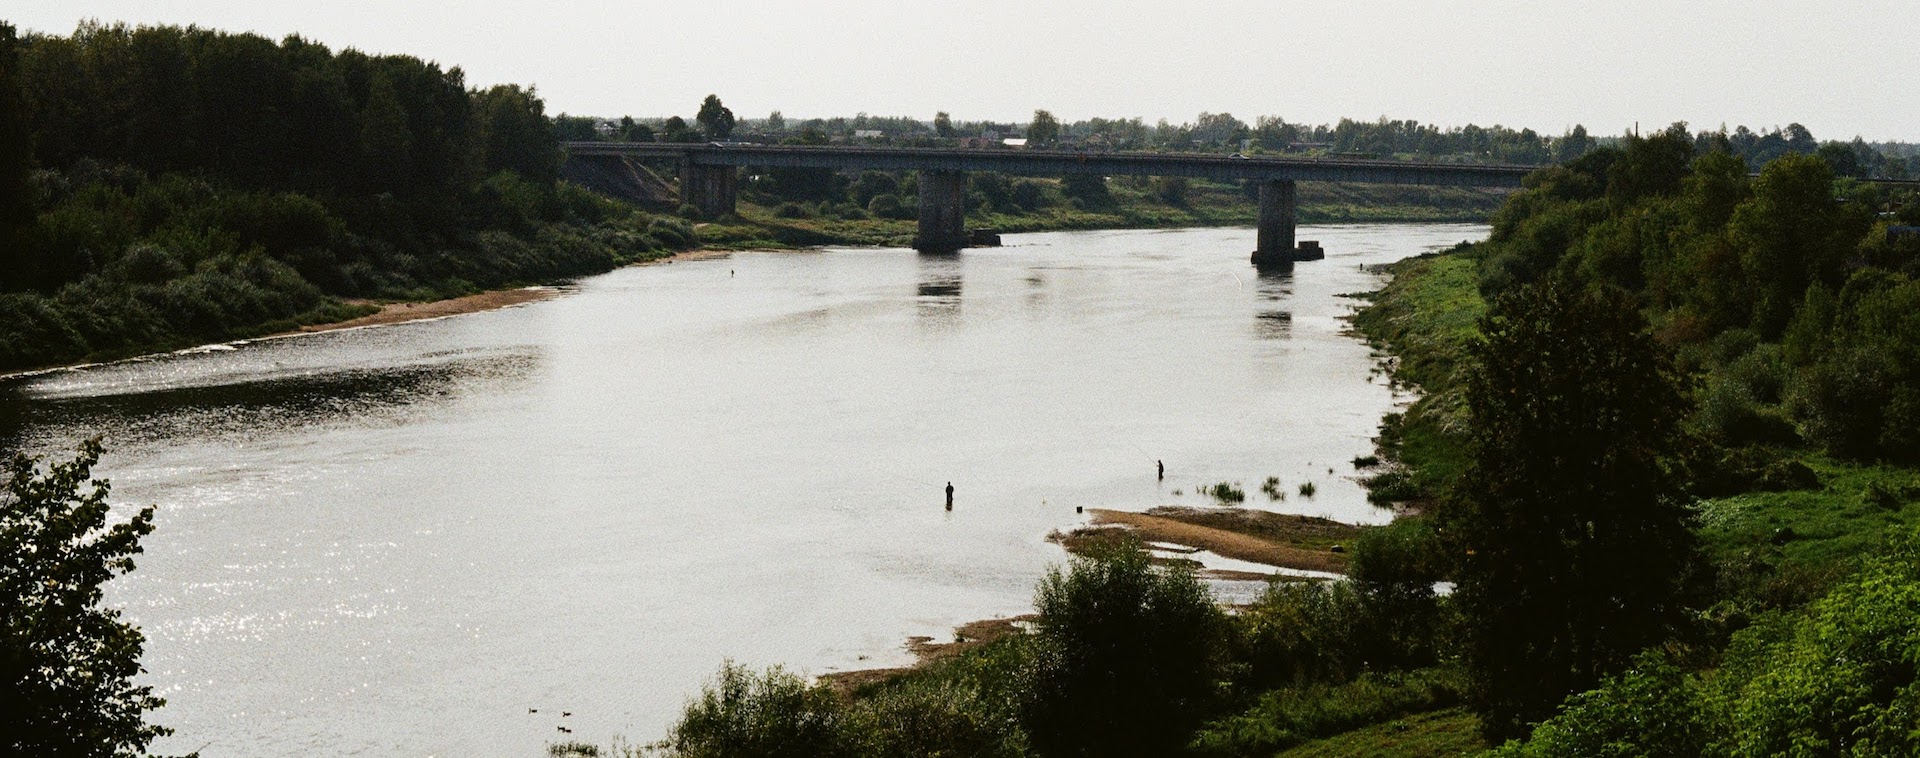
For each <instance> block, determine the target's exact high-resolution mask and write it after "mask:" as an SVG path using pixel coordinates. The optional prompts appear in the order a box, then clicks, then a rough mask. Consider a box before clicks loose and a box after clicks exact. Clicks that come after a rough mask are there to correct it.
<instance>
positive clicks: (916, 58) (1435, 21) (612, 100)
mask: <svg viewBox="0 0 1920 758" xmlns="http://www.w3.org/2000/svg"><path fill="white" fill-rule="evenodd" d="M0 19H5V20H7V21H10V22H12V23H13V24H15V25H16V26H18V27H21V28H22V29H25V30H32V31H38V32H46V33H56V34H66V33H70V32H71V31H72V30H73V28H74V27H75V26H76V25H77V24H78V23H79V22H80V21H81V20H83V19H98V20H101V21H106V22H114V21H125V22H129V23H134V24H162V23H164V24H179V25H189V24H192V25H199V26H202V27H211V28H218V29H225V30H230V31H251V32H255V33H258V34H262V35H266V36H269V37H273V38H276V39H277V38H279V37H282V36H285V35H287V34H293V33H298V34H300V35H302V36H305V37H307V38H309V39H312V40H315V41H318V42H321V43H323V44H326V45H329V46H330V47H333V48H334V49H336V50H337V49H342V48H347V47H353V48H358V49H360V50H364V51H367V52H371V53H405V54H410V55H416V56H419V57H422V58H426V59H429V60H434V61H437V62H439V63H441V64H442V65H445V66H449V67H451V66H459V67H460V68H461V69H463V70H464V71H465V72H466V76H467V82H468V84H469V85H474V86H485V85H491V84H497V83H509V82H511V83H519V84H523V85H533V86H535V87H536V88H537V89H538V92H539V93H540V95H541V96H542V97H543V98H544V99H545V100H546V102H547V111H548V113H550V114H554V113H562V112H564V113H571V114H576V115H594V116H608V117H615V116H621V115H633V116H637V117H646V116H669V115H681V116H687V117H691V116H692V115H693V113H694V112H695V111H696V110H697V109H698V106H699V102H700V100H701V98H703V97H705V96H706V95H707V94H709V93H714V94H718V95H719V96H720V98H721V99H722V100H723V101H724V102H725V103H726V104H727V106H728V107H730V108H732V110H733V111H734V112H735V113H736V114H737V115H739V116H740V117H743V118H761V117H764V116H766V115H767V114H768V113H769V112H771V111H774V110H779V111H781V112H782V113H783V115H785V116H786V117H787V118H788V119H790V120H791V119H796V118H813V117H829V116H852V115H854V114H856V113H862V112H865V113H869V114H873V115H885V116H912V117H916V118H920V119H929V120H930V119H931V118H932V117H933V115H934V113H935V112H937V111H947V112H948V113H950V114H952V116H953V118H954V119H955V120H956V121H969V120H996V121H1014V122H1025V121H1027V120H1028V119H1029V118H1030V117H1031V116H1032V113H1033V111H1034V110H1035V109H1037V108H1044V109H1047V110H1050V111H1052V112H1053V113H1054V114H1055V115H1056V116H1058V117H1060V118H1061V119H1063V120H1066V121H1075V120H1080V119H1084V118H1089V117H1093V116H1101V117H1108V118H1116V117H1128V118H1130V117H1140V118H1144V119H1145V120H1146V121H1147V122H1148V123H1150V124H1151V123H1153V122H1155V121H1157V120H1159V119H1162V118H1165V119H1167V120H1169V121H1173V122H1175V123H1180V122H1184V121H1191V120H1193V119H1194V117H1195V116H1196V115H1198V114H1199V113H1201V112H1212V113H1221V112H1226V113H1232V114H1233V115H1235V116H1238V117H1240V118H1241V119H1243V120H1245V121H1247V122H1250V123H1251V122H1252V121H1253V120H1254V118H1255V117H1256V116H1262V115H1271V116H1280V117H1283V118H1285V119H1287V120H1288V121H1290V122H1295V123H1302V122H1304V123H1331V122H1334V121H1338V120H1339V119H1340V118H1343V117H1346V118H1354V119H1360V120H1372V119H1376V118H1379V117H1381V116H1387V117H1391V118H1395V119H1413V120H1417V121H1420V122H1423V123H1430V124H1438V125H1441V126H1463V125H1466V124H1468V123H1475V124H1480V125H1482V126H1488V125H1492V124H1503V125H1506V126H1510V127H1514V128H1520V127H1532V128H1534V129H1536V130H1539V131H1541V132H1545V133H1549V134H1559V133H1561V132H1563V131H1564V130H1565V129H1567V128H1570V127H1572V126H1573V125H1574V124H1583V125H1585V126H1586V127H1587V129H1588V130H1589V131H1590V132H1593V133H1594V134H1600V135H1604V134H1620V133H1622V132H1624V131H1626V130H1629V129H1631V128H1633V126H1634V125H1635V124H1636V123H1637V124H1639V126H1640V127H1641V128H1642V129H1654V128H1660V127H1664V126H1666V125H1667V124H1670V123H1672V122H1674V121H1687V122H1689V123H1690V124H1691V125H1692V126H1693V128H1695V129H1696V130H1697V129H1713V128H1719V127H1720V126H1721V125H1723V124H1724V125H1727V126H1729V127H1732V126H1738V125H1742V124H1744V125H1748V126H1751V127H1755V128H1770V127H1776V126H1785V125H1786V124H1788V123H1792V122H1799V123H1801V124H1804V125H1805V126H1807V128H1809V129H1810V130H1812V132H1813V134H1814V136H1816V137H1819V138H1821V139H1823V140H1825V139H1851V138H1853V137H1855V136H1863V137H1865V138H1866V139H1868V140H1869V141H1881V140H1900V141H1909V142H1915V141H1920V87H1917V86H1916V83H1917V82H1920V45H1916V44H1913V43H1912V42H1911V40H1910V39H1903V38H1905V37H1910V36H1911V30H1912V29H1914V28H1915V27H1916V24H1917V23H1920V0H1877V1H1861V0H1840V1H1838V2H1823V3H1812V2H1806V0H1801V2H1795V3H1787V2H1777V1H1776V0H1748V1H1747V2H1721V1H1719V0H1689V1H1688V2H1672V1H1671V0H1666V1H1663V2H1649V1H1646V0H1613V1H1612V2H1607V3H1572V2H1557V1H1555V0H1532V1H1531V2H1510V1H1508V0H1497V1H1485V2H1448V1H1443V0H1425V1H1424V2H1416V1H1409V0H1368V2H1341V1H1339V0H1319V1H1318V2H1312V3H1304V2H1294V1H1293V0H1267V1H1266V2H1258V1H1242V0H1157V1H1155V2H1134V1H1132V0H1107V1H1105V2H1096V1H1092V0H1070V1H1062V2H1048V1H1046V0H1030V1H1029V2H1009V1H1007V0H975V1H974V2H922V1H921V0H808V1H806V2H791V1H788V0H774V1H769V2H724V1H722V0H675V1H673V2H654V1H652V0H630V1H629V2H568V1H567V0H553V1H552V2H537V1H535V2H528V1H527V0H517V1H515V2H505V1H502V0H477V1H474V2H452V1H451V0H384V1H381V2H374V1H373V0H302V1H301V2H284V1H282V0H164V1H155V0H90V1H88V2H78V1H76V0H0Z"/></svg>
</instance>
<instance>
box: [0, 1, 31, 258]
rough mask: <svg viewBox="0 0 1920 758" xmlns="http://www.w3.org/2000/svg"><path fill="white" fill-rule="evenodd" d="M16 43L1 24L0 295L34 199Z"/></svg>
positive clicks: (12, 31)
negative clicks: (31, 191)
mask: <svg viewBox="0 0 1920 758" xmlns="http://www.w3.org/2000/svg"><path fill="white" fill-rule="evenodd" d="M19 44H20V43H19V40H18V38H17V37H16V36H15V34H14V30H13V26H12V25H11V24H7V23H4V22H0V248H4V252H0V292H4V291H6V290H8V289H11V288H12V287H13V286H14V282H13V281H11V280H12V279H13V277H12V276H11V275H12V274H13V273H14V272H15V271H17V270H18V267H20V266H23V265H25V263H26V262H25V261H21V260H18V259H17V258H16V257H15V256H17V255H18V254H19V252H20V249H19V247H17V245H18V244H19V241H18V240H17V239H15V235H16V234H18V233H19V231H20V228H21V227H22V226H24V225H25V224H26V223H27V222H28V221H30V220H32V218H33V198H32V197H31V196H30V195H29V187H28V185H27V176H28V173H29V172H30V171H31V170H32V168H33V143H32V142H31V141H29V140H30V139H31V137H30V135H29V134H28V133H27V124H26V118H25V116H26V114H25V113H24V111H23V110H22V105H23V103H22V102H21V101H22V97H21V93H20V80H19V76H18V73H17V72H18V69H19V54H18V53H19Z"/></svg>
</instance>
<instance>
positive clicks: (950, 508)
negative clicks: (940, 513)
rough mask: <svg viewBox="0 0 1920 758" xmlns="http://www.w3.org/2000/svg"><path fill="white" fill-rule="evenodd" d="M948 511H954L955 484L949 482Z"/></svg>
mask: <svg viewBox="0 0 1920 758" xmlns="http://www.w3.org/2000/svg"><path fill="white" fill-rule="evenodd" d="M947 510H953V482H947Z"/></svg>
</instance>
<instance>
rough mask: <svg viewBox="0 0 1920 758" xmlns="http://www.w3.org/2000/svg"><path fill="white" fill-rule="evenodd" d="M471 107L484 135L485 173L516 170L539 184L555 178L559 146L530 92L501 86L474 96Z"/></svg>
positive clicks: (539, 102)
mask: <svg viewBox="0 0 1920 758" xmlns="http://www.w3.org/2000/svg"><path fill="white" fill-rule="evenodd" d="M473 104H474V109H475V110H476V111H477V112H478V117H479V122H480V130H481V133H482V134H484V135H485V143H484V144H485V146H486V158H485V165H486V168H487V170H488V171H501V170H505V171H517V172H519V173H520V175H521V176H524V177H526V178H528V179H532V180H534V181H540V182H550V181H553V180H554V179H555V178H556V177H557V176H558V175H559V171H560V145H559V142H558V141H557V140H555V139H554V136H553V127H552V125H551V123H550V122H548V121H547V116H546V105H545V104H544V103H542V102H541V101H540V98H539V97H538V96H536V95H535V94H534V92H533V90H531V89H521V88H520V87H519V85H514V84H502V85H498V86H495V87H493V88H491V89H488V90H485V91H483V92H478V93H475V95H474V98H473Z"/></svg>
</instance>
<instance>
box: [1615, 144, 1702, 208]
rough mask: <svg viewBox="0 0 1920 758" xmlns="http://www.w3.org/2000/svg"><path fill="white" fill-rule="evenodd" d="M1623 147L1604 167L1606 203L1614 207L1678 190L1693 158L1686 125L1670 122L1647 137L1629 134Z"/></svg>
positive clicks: (1623, 206)
mask: <svg viewBox="0 0 1920 758" xmlns="http://www.w3.org/2000/svg"><path fill="white" fill-rule="evenodd" d="M1623 141H1624V143H1625V147H1626V149H1625V150H1624V151H1622V152H1621V155H1620V159H1619V160H1617V161H1615V162H1614V163H1613V165H1612V166H1611V167H1609V168H1608V169H1607V203H1608V204H1609V205H1611V206H1613V208H1615V209H1616V210H1619V209H1625V208H1627V207H1628V206H1631V205H1633V204H1634V203H1636V202H1639V201H1640V200H1642V199H1645V198H1650V197H1660V196H1668V195H1673V194H1675V193H1678V192H1679V191H1680V182H1681V180H1682V179H1685V178H1686V176H1687V165H1688V164H1689V163H1690V162H1691V161H1692V160H1693V137H1692V135H1689V134H1688V133H1687V125H1686V124H1684V123H1679V124H1674V125H1673V126H1670V127H1667V128H1666V129H1664V130H1662V131H1660V132H1657V133H1655V134H1653V135H1650V136H1648V137H1644V138H1642V137H1640V136H1638V135H1632V134H1629V135H1627V136H1626V138H1625V139H1624V140H1623Z"/></svg>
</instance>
